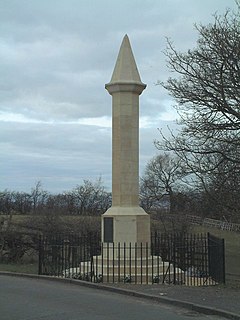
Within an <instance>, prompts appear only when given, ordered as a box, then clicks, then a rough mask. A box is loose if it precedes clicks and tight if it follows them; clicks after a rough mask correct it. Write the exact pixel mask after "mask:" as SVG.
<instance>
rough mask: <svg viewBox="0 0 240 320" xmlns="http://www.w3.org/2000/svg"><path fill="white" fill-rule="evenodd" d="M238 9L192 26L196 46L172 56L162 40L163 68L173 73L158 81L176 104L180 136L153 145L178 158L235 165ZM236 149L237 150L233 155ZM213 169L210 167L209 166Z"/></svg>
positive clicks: (239, 155) (239, 124)
mask: <svg viewBox="0 0 240 320" xmlns="http://www.w3.org/2000/svg"><path fill="white" fill-rule="evenodd" d="M239 14H240V8H239V5H238V10H237V12H235V13H234V12H230V11H227V12H226V13H225V15H223V16H217V15H215V20H214V23H212V24H210V25H207V26H203V25H200V26H196V29H197V31H198V33H199V38H198V41H197V46H196V48H195V49H193V50H188V52H187V53H180V52H178V51H177V50H176V49H175V48H174V46H173V45H172V43H171V42H170V41H168V48H167V51H166V56H167V58H168V66H169V68H170V70H171V71H173V72H175V73H176V76H177V77H175V78H172V77H171V78H169V79H168V81H167V82H166V83H161V84H162V85H163V87H164V88H166V89H167V90H168V92H169V93H170V95H172V96H173V97H174V98H175V100H176V102H177V106H176V109H177V110H178V113H179V115H180V117H181V120H180V124H181V125H182V130H181V133H180V134H179V135H178V136H174V135H172V138H173V139H166V138H165V137H163V138H164V140H163V142H162V141H158V142H156V145H157V147H158V148H160V149H162V148H166V149H167V150H174V151H175V152H177V153H178V154H179V155H180V156H182V154H186V153H188V154H190V155H191V157H193V158H194V157H195V156H196V155H197V156H199V155H211V154H217V155H219V157H218V160H219V165H220V164H221V163H222V161H224V160H227V161H230V162H233V163H237V164H240V138H239V137H240V41H239V39H240V23H239ZM236 150H237V152H236ZM215 165H216V163H215Z"/></svg>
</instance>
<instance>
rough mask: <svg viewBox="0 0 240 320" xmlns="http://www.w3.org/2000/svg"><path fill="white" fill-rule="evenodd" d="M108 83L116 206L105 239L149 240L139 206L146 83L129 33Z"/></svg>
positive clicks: (146, 217) (104, 226)
mask: <svg viewBox="0 0 240 320" xmlns="http://www.w3.org/2000/svg"><path fill="white" fill-rule="evenodd" d="M105 87H106V89H107V90H108V92H109V93H110V94H111V95H112V207H111V208H110V209H108V211H107V212H106V213H105V214H104V215H103V217H102V219H103V221H102V240H103V242H120V243H129V242H133V243H136V242H145V243H146V242H149V241H150V219H149V215H148V214H147V213H146V212H145V211H144V210H143V209H142V208H140V207H139V95H140V94H141V93H142V91H143V90H144V89H145V88H146V85H145V84H144V83H142V81H141V79H140V75H139V73H138V69H137V66H136V62H135V59H134V56H133V53H132V49H131V45H130V42H129V39H128V37H127V35H126V36H125V37H124V39H123V42H122V45H121V48H120V51H119V54H118V58H117V62H116V65H115V68H114V71H113V75H112V78H111V81H110V83H108V84H106V86H105ZM104 219H105V220H104Z"/></svg>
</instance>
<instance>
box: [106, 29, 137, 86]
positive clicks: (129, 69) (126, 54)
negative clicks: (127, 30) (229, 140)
mask: <svg viewBox="0 0 240 320" xmlns="http://www.w3.org/2000/svg"><path fill="white" fill-rule="evenodd" d="M117 82H121V83H124V82H126V83H129V82H132V83H138V84H142V81H141V78H140V75H139V72H138V69H137V65H136V62H135V58H134V55H133V52H132V48H131V44H130V41H129V37H128V35H127V34H125V36H124V37H123V40H122V44H121V47H120V50H119V53H118V57H117V61H116V64H115V68H114V71H113V75H112V78H111V81H110V84H111V83H117Z"/></svg>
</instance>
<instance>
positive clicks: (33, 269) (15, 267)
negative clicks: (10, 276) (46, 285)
mask: <svg viewBox="0 0 240 320" xmlns="http://www.w3.org/2000/svg"><path fill="white" fill-rule="evenodd" d="M0 271H9V272H19V273H29V274H38V264H37V263H28V264H25V263H17V264H16V263H15V264H12V263H0Z"/></svg>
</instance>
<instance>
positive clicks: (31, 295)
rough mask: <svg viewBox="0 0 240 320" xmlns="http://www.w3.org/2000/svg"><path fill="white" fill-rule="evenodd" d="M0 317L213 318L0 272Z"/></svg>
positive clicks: (45, 319)
mask: <svg viewBox="0 0 240 320" xmlns="http://www.w3.org/2000/svg"><path fill="white" fill-rule="evenodd" d="M0 319H1V320H110V319H111V320H120V319H121V320H135V319H136V320H191V319H193V320H210V319H211V320H216V319H219V320H220V319H223V318H220V317H218V316H213V315H201V314H198V313H196V312H193V311H188V310H185V309H179V308H176V307H172V306H165V305H162V304H158V303H155V302H151V301H147V300H144V299H139V298H134V297H130V296H124V295H122V294H117V293H111V292H108V291H104V290H98V289H92V288H87V287H83V286H76V285H74V284H70V283H61V282H55V281H54V282H53V281H48V280H42V279H27V278H18V277H11V276H0Z"/></svg>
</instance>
